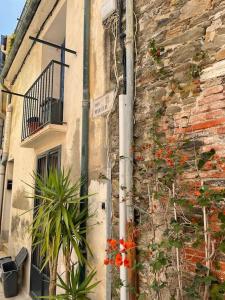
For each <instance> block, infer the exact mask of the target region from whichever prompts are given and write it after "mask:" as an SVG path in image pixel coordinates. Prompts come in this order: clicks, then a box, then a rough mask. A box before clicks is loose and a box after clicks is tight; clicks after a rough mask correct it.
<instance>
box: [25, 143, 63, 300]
mask: <svg viewBox="0 0 225 300" xmlns="http://www.w3.org/2000/svg"><path fill="white" fill-rule="evenodd" d="M60 161H61V151H60V147H57V148H55V149H52V150H50V151H48V152H45V153H44V154H43V155H41V156H39V157H38V158H37V174H39V175H40V176H41V177H46V176H47V175H48V173H49V170H50V169H51V170H52V169H60ZM39 203H40V202H39V200H38V199H35V201H34V207H38V205H39ZM36 213H37V210H35V209H34V216H35V214H36ZM42 265H43V257H41V255H40V247H39V246H37V247H35V248H34V249H33V251H32V257H31V277H30V293H31V297H32V298H33V299H37V297H43V296H48V295H49V292H48V289H49V268H48V266H46V267H45V268H44V269H42Z"/></svg>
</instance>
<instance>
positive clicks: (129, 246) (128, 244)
mask: <svg viewBox="0 0 225 300" xmlns="http://www.w3.org/2000/svg"><path fill="white" fill-rule="evenodd" d="M135 247H136V244H135V242H133V241H128V242H125V244H124V248H125V249H126V250H129V249H133V248H135Z"/></svg>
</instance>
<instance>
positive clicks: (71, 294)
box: [53, 265, 99, 300]
mask: <svg viewBox="0 0 225 300" xmlns="http://www.w3.org/2000/svg"><path fill="white" fill-rule="evenodd" d="M95 275H96V271H91V272H90V273H89V274H88V275H87V276H86V278H85V279H84V280H83V281H82V282H80V269H79V267H76V265H73V266H72V267H71V271H70V277H69V282H68V283H67V282H65V281H64V280H63V279H62V277H61V276H59V275H58V279H59V284H57V286H58V287H59V288H61V289H63V290H64V292H63V293H62V294H59V295H57V296H56V297H54V298H53V299H59V300H90V298H89V297H88V295H89V294H90V293H92V290H93V289H94V288H95V287H96V286H97V285H98V284H99V281H98V282H95V283H92V281H93V279H94V277H95Z"/></svg>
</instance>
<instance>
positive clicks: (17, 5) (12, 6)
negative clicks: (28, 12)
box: [0, 0, 26, 35]
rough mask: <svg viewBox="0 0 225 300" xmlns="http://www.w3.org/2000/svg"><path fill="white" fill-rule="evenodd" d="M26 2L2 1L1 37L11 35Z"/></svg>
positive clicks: (21, 0) (0, 4)
mask: <svg viewBox="0 0 225 300" xmlns="http://www.w3.org/2000/svg"><path fill="white" fill-rule="evenodd" d="M25 2H26V0H0V35H1V34H3V35H5V34H11V33H13V32H14V30H15V28H16V25H17V22H18V20H17V18H19V17H20V14H21V12H22V9H23V6H24V4H25Z"/></svg>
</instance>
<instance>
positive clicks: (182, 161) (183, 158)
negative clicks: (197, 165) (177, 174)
mask: <svg viewBox="0 0 225 300" xmlns="http://www.w3.org/2000/svg"><path fill="white" fill-rule="evenodd" d="M188 158H189V157H188V156H187V155H183V156H182V157H181V159H180V164H181V165H184V164H185V163H186V162H187V160H188Z"/></svg>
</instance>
